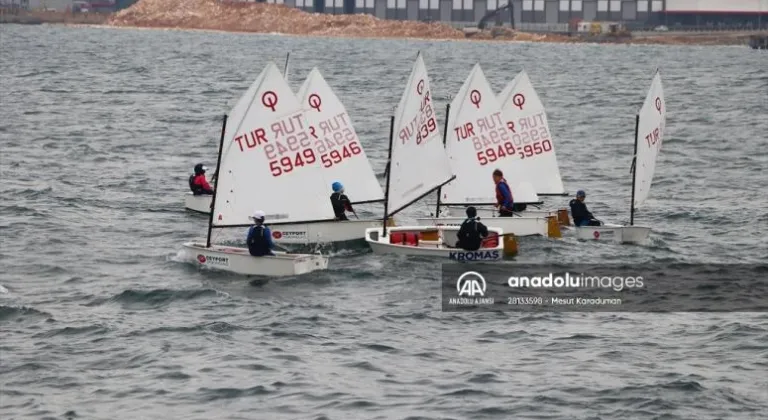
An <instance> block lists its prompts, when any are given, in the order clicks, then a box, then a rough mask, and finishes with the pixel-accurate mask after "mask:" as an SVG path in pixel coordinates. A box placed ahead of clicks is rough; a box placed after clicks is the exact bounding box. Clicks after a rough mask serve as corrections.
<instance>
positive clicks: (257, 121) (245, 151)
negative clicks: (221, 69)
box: [184, 63, 333, 276]
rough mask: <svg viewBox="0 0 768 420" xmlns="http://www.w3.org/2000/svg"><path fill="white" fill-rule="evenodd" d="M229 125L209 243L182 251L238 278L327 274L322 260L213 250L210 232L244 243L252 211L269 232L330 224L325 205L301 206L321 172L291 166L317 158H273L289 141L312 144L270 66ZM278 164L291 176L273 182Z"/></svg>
mask: <svg viewBox="0 0 768 420" xmlns="http://www.w3.org/2000/svg"><path fill="white" fill-rule="evenodd" d="M227 121H228V118H227V117H226V116H225V117H224V122H223V125H222V130H221V139H220V145H219V155H218V158H217V165H216V166H217V168H218V169H219V170H218V176H217V177H216V180H215V182H214V184H215V186H214V194H213V197H212V201H213V212H211V213H210V215H209V219H208V237H207V240H206V242H205V243H204V244H203V243H200V242H197V241H192V242H188V243H185V244H184V248H185V251H186V252H187V253H188V254H191V255H192V256H193V257H194V261H195V262H196V263H197V264H199V265H202V266H207V267H211V268H216V269H221V270H225V271H231V272H234V273H238V274H250V275H266V276H291V275H298V274H305V273H309V272H312V271H316V270H325V269H326V268H327V267H328V258H327V257H324V256H322V255H312V254H288V253H276V254H277V255H275V256H264V257H252V256H251V255H250V254H249V253H248V250H247V249H245V248H236V247H230V246H221V245H212V244H211V231H212V229H213V228H242V229H243V236H245V229H244V228H246V227H249V226H251V223H250V222H249V221H248V220H249V218H248V216H249V215H250V214H251V212H252V211H253V210H254V209H263V211H264V212H265V213H266V221H267V224H269V223H270V221H271V220H284V221H292V222H302V221H305V220H310V219H312V218H315V217H317V216H318V215H320V216H324V217H326V218H331V217H333V209H332V208H331V205H330V203H328V202H327V201H326V205H325V206H319V207H309V206H306V205H303V204H304V200H306V199H308V198H310V197H311V198H314V199H318V197H321V196H322V195H323V194H322V191H323V187H324V186H325V185H326V182H325V181H324V180H323V174H322V169H321V167H320V166H319V165H312V164H301V165H300V164H298V163H295V162H298V161H299V160H300V159H302V157H303V156H315V152H314V149H312V148H311V145H310V146H309V147H307V146H304V145H303V144H300V146H303V147H304V148H303V149H301V148H297V149H296V150H293V149H292V150H286V151H285V152H283V153H280V152H279V151H277V150H275V149H276V148H275V146H274V145H275V144H277V143H279V142H285V141H286V139H287V138H290V137H292V136H293V138H303V139H309V130H308V124H307V123H306V121H305V120H304V113H303V110H302V109H301V105H300V104H299V101H298V99H297V98H296V97H295V96H294V94H293V92H292V91H291V88H290V87H289V86H288V83H287V82H286V81H285V79H284V78H283V76H282V75H281V74H280V71H279V70H278V69H277V67H276V66H275V65H274V64H273V63H269V64H268V65H267V67H266V68H265V69H264V70H263V71H262V73H261V74H260V75H259V77H258V78H257V79H256V81H254V82H253V84H252V85H251V86H250V88H249V89H248V91H247V92H246V93H245V94H244V95H243V96H242V97H241V98H240V100H239V101H238V102H237V104H236V105H235V107H234V108H233V109H232V111H231V112H230V114H229V121H230V123H229V124H227ZM270 146H271V148H270ZM283 159H289V160H291V162H292V163H293V168H292V170H290V171H285V170H283V172H281V173H279V174H275V172H274V171H273V170H272V169H273V168H274V167H275V165H274V164H272V162H280V161H281V160H283ZM271 191H291V192H292V194H273V193H270V192H271ZM318 202H319V199H318Z"/></svg>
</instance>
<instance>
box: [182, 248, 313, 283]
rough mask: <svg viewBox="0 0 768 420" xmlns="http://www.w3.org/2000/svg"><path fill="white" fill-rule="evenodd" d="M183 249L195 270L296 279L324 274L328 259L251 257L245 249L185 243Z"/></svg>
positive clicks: (281, 256)
mask: <svg viewBox="0 0 768 420" xmlns="http://www.w3.org/2000/svg"><path fill="white" fill-rule="evenodd" d="M184 248H185V249H186V250H187V252H188V253H190V254H191V256H192V257H193V258H194V260H195V262H196V264H197V265H198V266H205V267H210V268H213V269H217V270H223V271H229V272H233V273H237V274H245V275H258V276H270V277H283V276H296V275H300V274H306V273H310V272H312V271H318V270H326V269H327V268H328V257H324V256H321V255H316V254H286V253H283V252H275V256H264V257H253V256H251V255H250V254H249V253H248V249H246V248H236V247H231V246H221V245H211V247H210V248H206V247H205V244H200V243H195V242H188V243H185V244H184Z"/></svg>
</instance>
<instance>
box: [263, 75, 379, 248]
mask: <svg viewBox="0 0 768 420" xmlns="http://www.w3.org/2000/svg"><path fill="white" fill-rule="evenodd" d="M297 97H298V98H299V100H300V103H301V104H302V108H303V110H304V115H305V118H306V120H307V123H308V124H309V133H310V138H309V140H308V141H309V142H311V143H312V145H313V147H314V150H315V152H316V159H317V162H315V164H316V165H318V166H320V167H321V172H322V176H323V179H325V180H326V181H327V182H326V184H325V185H324V186H323V187H322V188H321V189H320V191H321V192H323V193H324V194H325V195H324V196H323V198H322V199H321V200H320V201H315V196H313V197H311V198H307V200H305V202H304V204H303V205H304V206H309V207H313V206H315V207H321V206H328V205H330V196H331V183H332V182H335V181H339V182H341V183H342V184H343V185H344V189H345V193H346V194H347V195H348V196H349V197H350V198H351V199H352V200H353V202H352V204H353V205H357V204H364V203H378V202H383V201H384V192H383V191H382V188H381V185H380V184H379V181H378V179H377V178H376V173H375V172H374V171H373V168H372V167H371V163H370V161H369V160H368V157H367V155H366V154H365V150H364V149H363V146H362V143H361V142H360V139H359V138H358V136H357V133H356V132H355V128H354V126H353V124H352V121H351V119H350V117H349V114H348V113H347V110H346V108H345V107H344V105H343V104H342V103H341V101H340V100H339V98H338V97H337V96H336V94H335V93H334V92H333V89H331V87H330V86H329V85H328V83H327V82H326V81H325V79H324V78H323V76H322V74H320V71H319V70H318V69H317V68H313V69H312V71H311V72H310V73H309V76H308V77H307V79H306V80H305V81H304V83H303V85H302V86H301V88H300V89H299V92H298V94H297ZM287 169H288V168H287V167H285V166H280V165H278V166H275V168H274V171H275V173H279V172H281V171H284V170H287ZM353 216H354V218H351V219H350V220H343V221H338V220H334V218H333V217H331V218H330V219H317V220H312V221H307V222H304V223H298V224H297V223H283V222H276V223H272V228H273V230H272V233H273V235H274V236H275V241H276V242H277V243H280V244H281V245H283V244H286V245H289V244H302V245H308V244H314V243H321V242H322V243H334V242H346V241H362V240H363V238H364V236H365V229H367V228H369V227H376V226H379V225H380V219H378V218H377V219H359V218H357V213H354V214H353ZM390 223H393V222H391V221H390Z"/></svg>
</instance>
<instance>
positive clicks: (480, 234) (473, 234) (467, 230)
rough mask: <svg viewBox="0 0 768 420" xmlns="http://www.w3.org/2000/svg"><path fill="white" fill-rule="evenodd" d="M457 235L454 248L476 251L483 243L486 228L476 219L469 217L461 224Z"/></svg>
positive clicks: (486, 233)
mask: <svg viewBox="0 0 768 420" xmlns="http://www.w3.org/2000/svg"><path fill="white" fill-rule="evenodd" d="M457 236H458V237H459V241H458V242H457V243H456V248H461V249H464V250H466V251H477V250H478V249H480V246H481V245H482V244H483V238H485V237H487V236H488V228H487V227H485V225H484V224H482V223H480V222H478V221H477V219H475V218H469V219H466V220H464V223H462V224H461V228H459V233H458V235H457Z"/></svg>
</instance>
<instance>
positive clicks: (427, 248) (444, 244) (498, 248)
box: [365, 226, 504, 261]
mask: <svg viewBox="0 0 768 420" xmlns="http://www.w3.org/2000/svg"><path fill="white" fill-rule="evenodd" d="M382 231H383V229H382V228H381V227H376V228H369V229H366V231H365V240H366V241H367V242H368V245H370V247H371V249H372V250H373V252H374V253H377V254H399V255H414V256H424V257H437V258H442V259H445V260H452V261H498V260H501V259H502V258H503V256H504V243H503V241H502V240H501V238H497V240H496V243H495V245H491V246H488V247H485V246H484V247H483V248H480V250H478V251H464V250H462V249H459V248H454V247H453V246H454V245H455V244H456V241H457V240H458V239H457V236H456V234H457V233H458V231H459V228H458V227H457V226H439V227H438V226H398V227H391V228H387V236H382ZM488 231H489V233H490V232H494V233H496V234H497V235H501V234H503V230H502V229H499V228H496V227H489V228H488ZM419 232H421V234H420V235H419V239H418V241H417V242H415V243H414V242H413V241H411V242H409V243H408V244H403V243H400V242H399V241H398V240H397V238H398V236H397V235H398V234H399V235H400V236H402V235H403V233H413V234H417V233H419ZM392 242H397V243H392Z"/></svg>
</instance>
